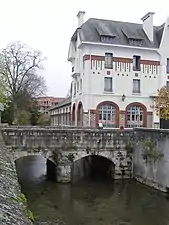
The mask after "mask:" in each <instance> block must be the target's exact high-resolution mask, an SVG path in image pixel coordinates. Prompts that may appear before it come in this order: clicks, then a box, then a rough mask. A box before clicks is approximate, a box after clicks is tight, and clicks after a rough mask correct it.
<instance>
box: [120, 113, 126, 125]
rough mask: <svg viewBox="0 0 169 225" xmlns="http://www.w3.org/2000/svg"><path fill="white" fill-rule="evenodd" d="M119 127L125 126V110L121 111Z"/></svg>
mask: <svg viewBox="0 0 169 225" xmlns="http://www.w3.org/2000/svg"><path fill="white" fill-rule="evenodd" d="M119 127H125V111H120V115H119Z"/></svg>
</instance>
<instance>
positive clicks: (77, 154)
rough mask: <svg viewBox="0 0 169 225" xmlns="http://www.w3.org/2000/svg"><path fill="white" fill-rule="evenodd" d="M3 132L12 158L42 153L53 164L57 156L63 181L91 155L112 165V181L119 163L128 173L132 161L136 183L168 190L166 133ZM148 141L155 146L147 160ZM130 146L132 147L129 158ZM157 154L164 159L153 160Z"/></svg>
mask: <svg viewBox="0 0 169 225" xmlns="http://www.w3.org/2000/svg"><path fill="white" fill-rule="evenodd" d="M2 131H3V137H4V140H5V143H6V144H7V145H10V146H12V147H13V149H14V153H15V157H20V156H21V155H26V154H43V155H44V156H46V157H47V158H49V159H51V160H53V162H55V163H56V161H55V156H57V157H58V156H59V157H60V158H59V157H58V158H59V160H60V161H59V163H60V171H61V176H62V180H63V181H64V180H69V179H70V168H71V165H72V163H74V162H75V161H77V160H78V159H80V158H81V157H85V156H88V155H92V154H94V155H102V156H104V157H106V158H108V159H110V160H111V161H112V162H114V164H115V170H116V171H115V178H121V172H122V168H121V164H122V165H123V166H124V167H125V166H126V171H127V169H128V167H127V164H128V163H129V160H130V159H131V158H132V164H133V167H132V168H133V170H132V172H133V176H134V177H135V178H136V179H137V180H138V181H140V182H142V183H145V184H147V185H149V186H153V187H155V188H157V189H159V190H162V191H166V190H169V175H168V174H169V131H168V130H160V129H146V128H135V129H134V130H131V129H130V130H129V129H127V130H124V131H120V130H119V129H114V130H96V129H72V128H70V127H69V128H68V129H67V128H66V129H64V128H63V127H62V129H60V128H59V129H57V128H51V127H48V128H38V127H36V128H30V127H25V128H23V127H21V128H18V127H8V128H2ZM147 141H149V142H150V143H155V145H154V147H153V148H152V149H150V150H151V151H149V152H147V154H148V155H149V153H151V154H150V155H151V157H150V158H151V159H150V160H148V161H146V160H145V154H144V149H145V143H146V142H147ZM129 143H130V144H131V145H132V148H133V153H132V157H131V155H130V157H128V150H127V149H128V144H129ZM129 150H131V149H129ZM58 153H59V154H58ZM60 153H61V154H60ZM159 153H160V154H162V155H163V156H162V157H161V158H158V159H156V160H154V159H155V158H156V155H158V154H159ZM148 155H147V156H148ZM143 156H144V157H143ZM147 156H146V157H147ZM129 158H130V159H129ZM121 159H122V160H121ZM130 162H131V161H130ZM126 177H127V176H126Z"/></svg>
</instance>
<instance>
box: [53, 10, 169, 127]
mask: <svg viewBox="0 0 169 225" xmlns="http://www.w3.org/2000/svg"><path fill="white" fill-rule="evenodd" d="M84 15H85V12H82V11H80V12H79V13H78V15H77V17H78V27H77V29H76V31H75V32H74V34H73V35H72V37H71V40H70V47H69V52H68V61H70V62H71V64H72V73H71V77H72V82H71V97H70V98H68V99H67V100H65V101H66V103H64V102H62V103H61V104H58V105H57V106H56V108H54V109H52V110H51V118H52V121H53V122H52V123H53V125H55V124H57V123H60V124H65V123H68V124H71V125H75V126H77V125H80V126H96V125H98V124H99V123H100V122H101V123H102V124H103V126H105V127H121V126H123V127H136V126H139V127H159V126H160V120H159V117H158V116H156V113H155V111H154V109H153V106H154V98H155V97H156V96H157V89H158V88H160V87H162V86H164V85H167V86H168V85H169V47H168V39H169V29H168V26H169V19H167V20H166V22H165V23H164V24H162V25H161V26H154V25H153V16H154V13H152V12H149V13H147V14H146V15H145V16H143V18H142V24H136V23H129V22H119V21H111V20H104V19H93V18H90V19H88V20H87V21H86V22H84ZM56 112H57V113H56ZM68 117H69V120H68V119H65V118H68Z"/></svg>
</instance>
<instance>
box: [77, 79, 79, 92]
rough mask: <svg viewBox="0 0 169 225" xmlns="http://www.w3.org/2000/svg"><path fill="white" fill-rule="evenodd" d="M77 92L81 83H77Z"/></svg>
mask: <svg viewBox="0 0 169 225" xmlns="http://www.w3.org/2000/svg"><path fill="white" fill-rule="evenodd" d="M77 92H79V81H78V82H77Z"/></svg>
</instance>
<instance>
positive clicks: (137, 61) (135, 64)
mask: <svg viewBox="0 0 169 225" xmlns="http://www.w3.org/2000/svg"><path fill="white" fill-rule="evenodd" d="M133 70H134V71H140V56H138V55H134V56H133Z"/></svg>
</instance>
